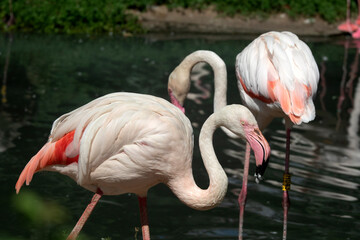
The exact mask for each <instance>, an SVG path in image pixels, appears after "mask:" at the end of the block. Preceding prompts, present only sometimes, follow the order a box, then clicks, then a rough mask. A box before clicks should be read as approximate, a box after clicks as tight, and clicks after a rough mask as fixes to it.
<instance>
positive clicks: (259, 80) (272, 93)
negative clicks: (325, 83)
mask: <svg viewBox="0 0 360 240" xmlns="http://www.w3.org/2000/svg"><path fill="white" fill-rule="evenodd" d="M236 75H237V78H238V87H239V91H240V96H241V98H242V100H243V103H244V104H245V105H246V106H247V107H249V108H250V109H251V110H252V112H253V113H254V115H255V116H256V118H257V121H258V123H259V126H260V128H261V129H263V128H265V127H266V125H267V124H268V123H270V121H271V120H272V119H273V118H274V117H284V118H285V119H286V120H287V122H289V123H290V122H292V123H294V124H301V123H302V122H305V123H307V122H309V121H311V120H313V119H314V118H315V107H314V103H313V97H314V95H315V93H316V91H317V84H318V81H319V70H318V67H317V65H316V62H315V60H314V58H313V56H312V53H311V50H310V49H309V47H308V46H307V45H306V44H305V43H304V42H302V41H301V40H300V39H299V38H298V37H297V36H296V35H295V34H292V33H290V32H281V33H280V32H268V33H265V34H263V35H261V36H260V37H258V38H257V39H255V40H254V41H253V42H251V43H250V44H249V45H248V46H247V47H246V48H245V49H244V50H243V51H242V52H241V53H239V54H238V55H237V57H236ZM289 120H290V121H289Z"/></svg>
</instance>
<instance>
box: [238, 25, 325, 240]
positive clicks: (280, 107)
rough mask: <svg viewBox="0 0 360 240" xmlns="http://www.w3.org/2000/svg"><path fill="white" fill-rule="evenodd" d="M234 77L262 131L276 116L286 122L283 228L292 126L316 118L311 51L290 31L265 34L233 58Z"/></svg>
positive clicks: (316, 72)
mask: <svg viewBox="0 0 360 240" xmlns="http://www.w3.org/2000/svg"><path fill="white" fill-rule="evenodd" d="M235 68H236V76H237V79H238V87H239V91H240V96H241V99H242V102H243V104H244V105H245V106H247V107H248V108H249V109H250V110H251V111H252V113H253V114H254V116H255V118H256V120H257V121H258V124H259V127H260V129H261V130H263V129H264V128H265V127H266V126H267V125H268V124H269V123H270V122H271V121H272V119H273V118H275V117H282V118H284V119H285V127H286V155H285V156H286V157H285V173H284V179H283V201H282V203H283V209H284V229H283V237H284V238H286V231H287V214H288V209H289V206H290V202H289V195H288V190H290V175H289V155H290V131H291V127H292V125H293V124H296V125H299V124H301V123H302V122H304V123H308V122H310V121H312V120H313V119H314V118H315V107H314V103H313V97H314V96H315V93H316V90H317V85H318V82H319V69H318V67H317V64H316V62H315V59H314V57H313V55H312V53H311V50H310V48H309V47H308V46H307V45H306V44H305V43H304V42H303V41H301V40H300V39H299V38H298V37H297V36H296V35H295V34H293V33H291V32H268V33H264V34H262V35H261V36H259V37H258V38H256V39H255V40H254V41H252V42H251V43H250V44H249V45H248V46H247V47H246V48H245V49H244V50H243V51H242V52H241V53H239V54H238V55H237V56H236V64H235Z"/></svg>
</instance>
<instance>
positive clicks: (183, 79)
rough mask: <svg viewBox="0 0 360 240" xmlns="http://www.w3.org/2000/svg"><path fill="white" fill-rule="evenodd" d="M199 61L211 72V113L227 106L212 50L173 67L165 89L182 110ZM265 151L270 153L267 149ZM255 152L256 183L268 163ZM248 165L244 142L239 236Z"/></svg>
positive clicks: (222, 68)
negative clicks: (212, 102)
mask: <svg viewBox="0 0 360 240" xmlns="http://www.w3.org/2000/svg"><path fill="white" fill-rule="evenodd" d="M199 62H206V63H208V64H209V65H210V66H211V67H212V69H213V72H214V91H215V92H214V112H218V111H219V110H220V109H222V108H223V107H224V106H226V104H227V101H226V91H227V71H226V65H225V63H224V61H223V60H222V59H221V58H220V57H219V56H218V55H217V54H216V53H214V52H212V51H207V50H198V51H195V52H193V53H191V54H189V55H188V56H186V57H185V59H184V60H183V61H182V62H181V63H180V64H179V65H178V66H177V67H176V68H175V69H174V71H173V72H172V73H171V74H170V76H169V81H168V92H169V96H170V99H171V102H172V103H173V104H174V105H175V106H177V107H179V108H180V109H181V110H182V111H183V112H185V109H184V107H183V106H184V101H185V99H186V96H187V95H188V93H189V90H190V83H191V81H190V74H191V70H192V68H193V67H194V66H195V65H196V64H197V63H199ZM222 130H223V131H224V132H225V133H226V134H227V135H228V136H229V137H231V138H237V136H236V135H234V134H233V133H232V132H230V131H228V129H225V128H222ZM265 151H268V152H270V149H266V150H265ZM254 153H255V160H256V171H255V179H256V182H259V180H260V179H261V176H262V175H263V174H264V172H265V169H266V166H267V164H268V162H267V159H266V158H264V159H261V158H260V157H259V156H257V154H258V153H257V151H254ZM249 164H250V146H249V145H248V144H247V145H246V155H245V162H244V174H243V181H242V188H241V194H240V195H239V199H238V201H239V206H240V215H239V219H240V221H239V236H242V222H243V215H244V208H245V199H246V193H247V181H248V173H249Z"/></svg>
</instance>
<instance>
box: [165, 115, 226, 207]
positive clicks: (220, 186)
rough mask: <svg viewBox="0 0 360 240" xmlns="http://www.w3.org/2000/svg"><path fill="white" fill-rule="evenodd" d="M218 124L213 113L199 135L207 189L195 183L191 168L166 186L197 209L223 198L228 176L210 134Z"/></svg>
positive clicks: (212, 204)
mask: <svg viewBox="0 0 360 240" xmlns="http://www.w3.org/2000/svg"><path fill="white" fill-rule="evenodd" d="M219 125H220V124H219V123H218V122H217V121H216V118H215V117H214V115H211V116H210V117H209V118H208V119H207V120H206V122H205V123H204V125H203V127H202V129H201V132H200V137H199V147H200V152H201V156H202V159H203V162H204V166H205V169H206V171H207V173H208V175H209V179H210V183H209V187H208V188H207V189H201V188H199V187H198V186H197V184H196V183H195V180H194V177H193V174H192V168H190V169H189V171H188V172H187V173H186V174H181V176H178V177H177V178H174V179H171V180H169V182H168V186H169V187H170V189H171V190H172V191H173V192H174V194H175V195H176V196H177V197H178V198H179V199H180V200H181V201H182V202H183V203H185V204H186V205H188V206H189V207H191V208H194V209H197V210H207V209H211V208H213V207H215V206H216V205H218V204H219V203H220V202H221V201H222V200H223V198H224V196H225V194H226V191H227V186H228V178H227V176H226V174H225V172H224V170H223V168H222V167H221V165H220V163H219V161H218V159H217V157H216V155H215V151H214V147H213V143H212V136H213V133H214V131H215V129H216V128H217V127H218V126H219Z"/></svg>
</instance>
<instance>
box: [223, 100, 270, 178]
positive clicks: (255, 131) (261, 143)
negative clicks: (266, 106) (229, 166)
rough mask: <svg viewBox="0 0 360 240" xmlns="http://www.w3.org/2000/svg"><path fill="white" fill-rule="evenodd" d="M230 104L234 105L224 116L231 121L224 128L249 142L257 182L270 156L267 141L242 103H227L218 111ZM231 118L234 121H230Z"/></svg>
mask: <svg viewBox="0 0 360 240" xmlns="http://www.w3.org/2000/svg"><path fill="white" fill-rule="evenodd" d="M230 106H234V107H232V109H231V111H229V112H230V114H231V116H226V118H227V119H231V122H229V124H227V126H230V127H226V128H228V129H229V130H230V131H231V132H233V133H234V134H236V135H238V136H240V137H242V138H243V139H244V140H246V141H247V142H248V143H249V144H250V147H251V149H252V150H253V151H254V154H255V160H256V171H255V177H256V182H259V180H261V179H262V176H263V174H264V172H265V169H266V167H267V164H268V159H269V156H270V146H269V143H268V142H267V141H266V139H265V137H264V136H263V134H262V133H261V131H260V129H259V126H258V124H257V121H256V119H255V117H254V115H253V114H252V113H251V112H250V110H249V109H248V108H246V107H244V106H242V105H236V104H234V105H228V106H226V107H224V108H223V109H221V110H220V111H222V110H224V109H226V108H229V107H230ZM239 106H240V107H239ZM222 114H223V115H226V112H223V113H222ZM233 120H235V121H236V122H232V121H233ZM239 123H240V125H239Z"/></svg>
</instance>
